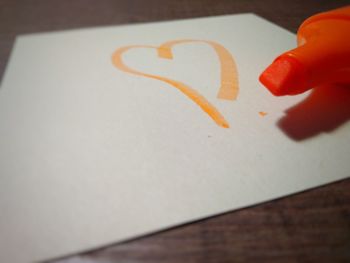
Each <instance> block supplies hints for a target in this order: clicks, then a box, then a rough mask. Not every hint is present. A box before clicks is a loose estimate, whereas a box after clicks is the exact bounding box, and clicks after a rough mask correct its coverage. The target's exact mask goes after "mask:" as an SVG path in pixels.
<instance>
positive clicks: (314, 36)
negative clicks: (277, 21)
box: [259, 6, 350, 96]
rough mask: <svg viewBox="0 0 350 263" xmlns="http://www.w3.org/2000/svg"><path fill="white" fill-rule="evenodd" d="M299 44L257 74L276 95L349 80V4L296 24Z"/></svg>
mask: <svg viewBox="0 0 350 263" xmlns="http://www.w3.org/2000/svg"><path fill="white" fill-rule="evenodd" d="M297 41H298V47H297V48H295V49H293V50H290V51H287V52H285V53H283V54H282V55H280V56H279V57H277V58H276V59H275V60H274V62H273V63H272V64H271V65H270V66H269V67H268V68H267V69H266V70H265V71H264V72H263V73H262V74H261V75H260V78H259V80H260V82H261V83H262V84H264V85H265V86H266V88H267V89H268V90H270V92H271V93H272V94H274V95H276V96H282V95H295V94H299V93H302V92H305V91H306V90H308V89H311V88H313V87H316V86H319V85H322V84H327V83H350V6H348V7H344V8H340V9H335V10H332V11H329V12H325V13H320V14H317V15H314V16H312V17H310V18H308V19H307V20H305V21H304V23H303V24H302V25H301V26H300V27H299V30H298V33H297Z"/></svg>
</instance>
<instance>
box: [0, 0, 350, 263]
mask: <svg viewBox="0 0 350 263" xmlns="http://www.w3.org/2000/svg"><path fill="white" fill-rule="evenodd" d="M347 4H350V2H349V1H339V0H338V1H331V0H330V1H325V0H324V1H309V0H294V1H293V0H290V1H272V0H265V1H258V0H256V1H245V0H239V1H229V0H227V1H225V0H215V1H210V0H176V1H175V0H174V1H172V0H169V1H165V0H139V1H136V0H120V1H112V0H100V1H97V0H95V1H93V0H36V1H35V0H31V1H30V0H22V1H19V0H18V1H14V0H0V75H3V72H4V69H5V66H6V63H7V61H8V59H9V55H10V51H11V48H12V46H13V42H14V39H15V36H16V35H17V34H24V33H34V32H43V31H53V30H63V29H72V28H82V27H90V26H103V25H117V24H127V23H140V22H150V21H160V20H169V19H181V18H191V17H201V16H213V15H223V14H235V13H242V12H253V13H256V14H258V15H260V16H262V17H264V18H266V19H268V20H270V21H272V22H274V23H276V24H278V25H280V26H282V27H284V28H287V29H289V30H291V31H293V32H296V30H297V27H298V25H299V24H300V23H301V22H302V21H303V19H305V18H306V17H308V16H310V15H312V14H314V13H317V12H320V11H324V10H327V9H332V8H335V7H339V6H344V5H347ZM349 106H350V105H349ZM349 143H350V142H349ZM349 147H350V145H349ZM349 158H350V157H349ZM349 161H350V159H349ZM349 173H350V171H349ZM18 253H21V251H18ZM58 262H60V263H78V262H79V263H91V262H100V263H107V262H108V263H109V262H128V263H129V262H130V263H131V262H132V263H138V262H150V263H151V262H152V263H153V262H156V263H175V262H176V263H178V262H179V263H180V262H181V263H186V262H187V263H192V262H193V263H194V262H213V263H219V262H235V263H239V262H269V263H273V262H284V263H289V262H327V263H332V262H350V180H349V179H348V180H343V181H341V182H338V183H334V184H331V185H328V186H324V187H321V188H318V189H314V190H311V191H307V192H304V193H301V194H297V195H294V196H291V197H287V198H283V199H280V200H276V201H272V202H269V203H265V204H263V205H259V206H255V207H251V208H246V209H242V210H239V211H236V212H231V213H227V214H224V215H221V216H216V217H213V218H209V219H206V220H202V221H200V222H196V223H192V224H188V225H184V226H181V227H177V228H174V229H171V230H168V231H164V232H160V233H157V234H154V235H151V236H148V237H144V238H140V239H136V240H132V241H129V242H125V243H121V244H116V245H114V246H110V247H108V248H105V249H101V250H97V251H94V252H90V253H86V254H82V255H78V256H73V257H70V258H66V259H61V260H58V261H56V263H58ZM9 263H10V262H9Z"/></svg>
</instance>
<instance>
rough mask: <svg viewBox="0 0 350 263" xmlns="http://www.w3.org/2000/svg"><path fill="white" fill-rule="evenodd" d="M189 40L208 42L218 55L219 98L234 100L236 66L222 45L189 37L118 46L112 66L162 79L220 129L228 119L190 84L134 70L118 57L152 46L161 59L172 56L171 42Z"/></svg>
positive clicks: (237, 89) (236, 84) (179, 42)
mask: <svg viewBox="0 0 350 263" xmlns="http://www.w3.org/2000/svg"><path fill="white" fill-rule="evenodd" d="M189 42H201V43H206V44H209V45H210V46H211V47H212V48H213V49H214V51H215V52H216V54H217V55H218V58H219V61H220V69H221V85H220V88H219V91H218V94H217V97H218V98H219V99H225V100H235V99H237V96H238V92H239V86H238V72H237V68H236V64H235V61H234V59H233V57H232V55H231V54H230V52H229V51H228V50H227V49H226V48H225V47H223V46H222V45H220V44H218V43H216V42H213V41H207V40H192V39H184V40H173V41H168V42H165V43H163V44H161V45H160V46H159V47H157V46H151V45H130V46H124V47H120V48H118V49H117V50H116V51H115V52H114V53H113V55H112V63H113V65H114V66H115V67H116V68H118V69H119V70H121V71H123V72H127V73H130V74H134V75H137V76H143V77H147V78H152V79H156V80H160V81H163V82H165V83H167V84H169V85H171V86H173V87H175V88H177V89H178V90H180V91H181V92H182V93H183V94H184V95H186V96H187V97H189V98H190V99H191V100H192V101H193V102H195V103H196V104H197V105H198V106H200V107H201V108H202V110H203V111H204V112H206V113H207V114H208V115H209V116H210V117H211V118H212V119H213V120H214V121H215V123H216V124H217V125H219V126H221V127H223V128H229V124H228V122H227V121H226V120H225V118H224V116H223V115H222V114H221V113H220V112H219V111H218V110H217V109H216V108H215V107H214V106H213V105H212V104H211V103H210V102H209V101H208V100H207V99H206V98H205V97H204V96H203V95H201V94H200V93H199V92H198V91H196V90H195V89H193V88H191V87H190V86H188V85H186V84H184V83H182V82H179V81H177V80H173V79H169V78H165V77H162V76H158V75H153V74H147V73H143V72H140V71H137V70H135V69H132V68H130V67H128V66H127V65H126V64H125V63H124V62H123V59H122V55H123V54H124V53H125V52H127V51H129V50H130V49H134V48H150V49H156V50H157V53H158V56H159V57H160V58H165V59H173V54H172V47H173V46H174V45H178V44H182V43H189Z"/></svg>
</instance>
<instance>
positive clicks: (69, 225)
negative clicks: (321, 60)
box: [0, 14, 350, 263]
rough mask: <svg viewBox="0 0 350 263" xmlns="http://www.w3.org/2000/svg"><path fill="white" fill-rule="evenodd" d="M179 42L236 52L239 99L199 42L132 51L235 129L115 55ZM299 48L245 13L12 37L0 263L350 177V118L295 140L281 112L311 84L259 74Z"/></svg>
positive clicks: (130, 56)
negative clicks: (168, 55)
mask: <svg viewBox="0 0 350 263" xmlns="http://www.w3.org/2000/svg"><path fill="white" fill-rule="evenodd" d="M176 39H197V40H207V41H215V42H217V43H219V44H221V45H222V46H224V47H225V48H226V49H227V50H229V52H230V53H231V54H232V56H233V57H234V59H235V62H236V65H237V70H238V74H239V75H238V77H239V94H238V97H237V99H236V100H235V101H229V100H221V99H218V98H217V97H216V94H217V91H218V87H219V82H220V76H219V75H220V74H219V65H218V59H217V57H216V55H215V53H214V52H213V50H212V48H210V47H209V46H207V45H205V44H199V43H188V44H181V45H178V46H176V47H174V48H173V55H174V58H173V60H167V59H162V58H158V57H157V55H156V51H155V50H150V49H137V50H136V49H135V50H131V51H130V52H128V53H125V54H124V56H123V58H124V62H125V63H126V64H128V65H129V66H130V67H132V68H134V69H137V70H139V71H142V72H145V73H148V74H157V75H160V76H164V77H168V78H172V79H175V80H178V81H181V82H183V83H186V84H188V85H190V86H191V87H193V88H195V89H196V90H197V91H198V92H200V93H201V94H202V95H203V96H204V97H205V98H207V99H208V100H209V101H210V102H211V103H212V104H213V105H215V107H216V108H217V109H218V111H220V113H221V114H222V115H223V116H224V117H225V118H226V120H227V121H228V122H229V124H230V128H223V127H219V126H218V125H217V124H216V123H215V122H213V120H212V119H211V118H209V117H208V115H207V114H206V113H204V112H203V111H202V109H201V108H200V107H198V105H196V104H195V103H193V101H191V100H190V99H189V98H187V97H186V96H185V95H184V94H182V93H181V92H179V90H177V89H176V88H174V87H171V86H170V85H168V84H166V83H164V82H161V81H158V80H156V79H151V78H145V77H142V76H136V75H132V74H128V73H126V72H122V71H120V70H118V69H117V68H116V67H114V66H113V64H112V61H111V56H112V54H113V52H114V51H115V50H116V49H117V48H120V47H123V46H128V45H152V46H159V45H161V44H162V43H164V42H166V41H170V40H176ZM294 46H295V36H294V35H293V34H291V33H289V32H287V31H285V30H283V29H281V28H279V27H277V26H276V25H273V24H271V23H269V22H267V21H265V20H263V19H261V18H258V17H256V16H254V15H251V14H247V15H234V16H223V17H213V18H201V19H193V20H185V21H174V22H165V23H154V24H145V25H135V26H122V27H105V28H96V29H84V30H73V31H66V32H58V33H47V34H36V35H26V36H20V37H18V38H17V40H16V43H15V47H14V50H13V52H12V55H11V59H10V62H9V65H8V68H7V70H6V74H5V76H4V79H3V82H2V86H1V89H0V120H1V122H0V138H1V139H0V143H1V145H0V211H1V212H0V233H1V235H0V261H1V262H11V263H21V262H33V261H39V260H44V259H50V258H55V257H60V256H64V255H67V254H70V253H75V252H79V251H82V250H87V249H92V248H97V247H100V246H103V245H107V244H110V243H112V242H117V241H121V240H126V239H128V238H133V237H136V236H140V235H143V234H147V233H151V232H153V231H156V230H160V229H164V228H167V227H170V226H174V225H177V224H181V223H185V222H188V221H193V220H196V219H200V218H203V217H206V216H210V215H214V214H218V213H222V212H225V211H229V210H233V209H237V208H241V207H245V206H249V205H253V204H256V203H260V202H263V201H266V200H271V199H274V198H277V197H281V196H285V195H288V194H291V193H295V192H298V191H301V190H305V189H308V188H312V187H315V186H319V185H322V184H325V183H328V182H332V181H336V180H339V179H342V178H346V177H348V176H349V171H350V162H349V156H350V148H349V146H348V143H349V141H350V126H349V123H346V122H344V123H342V124H341V125H338V127H337V128H336V129H333V130H331V131H328V132H326V133H324V132H320V133H318V134H314V135H313V136H310V137H309V138H304V139H298V140H296V139H293V138H290V137H289V136H287V134H286V133H285V131H283V129H281V128H280V127H278V125H277V124H276V123H278V121H279V120H280V119H281V118H283V117H284V116H285V114H286V113H285V111H286V110H288V109H289V108H291V107H293V106H295V105H297V104H298V103H299V102H301V101H303V100H305V99H306V98H307V97H308V96H310V94H309V93H307V94H303V95H300V96H295V97H283V98H276V97H273V96H272V95H270V94H269V93H268V91H267V90H265V89H264V88H263V87H262V86H261V84H259V82H258V76H259V73H260V72H261V71H262V70H263V68H264V67H265V66H266V65H268V64H269V63H270V62H271V61H272V59H273V58H274V57H275V56H277V55H278V54H279V53H281V52H283V51H285V50H287V49H290V48H292V47H294ZM265 113H267V114H266V115H265ZM305 114H306V115H307V114H308V112H306V113H305ZM311 121H312V119H310V122H311Z"/></svg>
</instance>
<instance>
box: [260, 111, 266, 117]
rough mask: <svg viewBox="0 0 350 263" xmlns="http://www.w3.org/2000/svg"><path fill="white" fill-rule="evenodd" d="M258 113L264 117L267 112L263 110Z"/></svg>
mask: <svg viewBox="0 0 350 263" xmlns="http://www.w3.org/2000/svg"><path fill="white" fill-rule="evenodd" d="M259 115H260V116H261V117H265V116H266V115H267V112H265V111H259Z"/></svg>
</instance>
